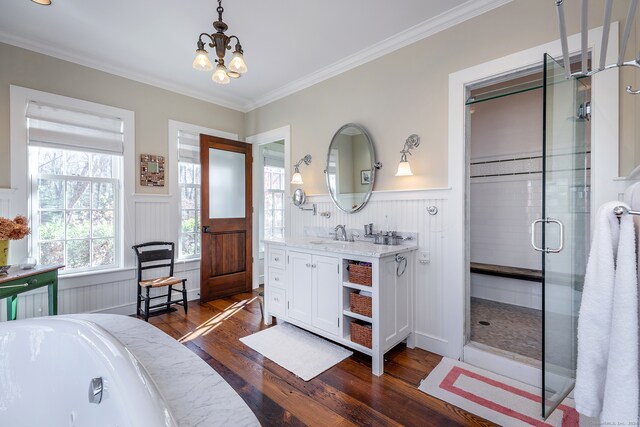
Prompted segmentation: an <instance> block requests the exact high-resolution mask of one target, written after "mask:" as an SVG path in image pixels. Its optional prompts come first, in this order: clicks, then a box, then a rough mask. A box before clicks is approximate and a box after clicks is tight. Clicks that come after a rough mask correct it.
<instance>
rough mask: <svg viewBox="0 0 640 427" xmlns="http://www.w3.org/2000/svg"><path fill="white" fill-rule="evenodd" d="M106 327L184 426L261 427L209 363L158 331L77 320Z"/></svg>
mask: <svg viewBox="0 0 640 427" xmlns="http://www.w3.org/2000/svg"><path fill="white" fill-rule="evenodd" d="M66 317H72V318H78V319H84V320H88V321H91V322H94V323H97V324H98V325H100V326H102V327H103V328H104V329H106V330H107V331H108V332H110V333H111V334H112V335H113V336H115V337H116V338H117V339H118V340H119V341H120V342H121V343H122V344H124V346H125V347H126V348H127V349H129V351H131V353H133V355H134V356H135V357H136V359H138V361H139V362H140V363H142V365H143V366H144V367H145V369H146V370H147V372H148V373H149V374H150V375H151V377H152V378H153V381H154V382H155V383H156V386H157V388H158V390H159V391H160V393H161V394H162V396H163V397H164V399H165V401H166V403H167V405H168V406H169V408H170V410H171V412H172V415H173V416H174V418H175V420H176V421H177V422H178V425H180V426H185V427H187V426H189V427H198V426H202V427H209V426H242V427H244V426H259V425H260V423H259V422H258V419H257V418H256V416H255V415H254V414H253V412H251V409H249V406H247V404H246V403H245V402H244V400H242V398H241V397H240V395H238V393H236V392H235V390H234V389H233V388H232V387H231V386H230V385H229V384H228V383H227V382H226V381H225V380H224V379H223V378H222V377H221V376H220V374H218V373H217V372H216V371H215V370H213V368H211V367H210V366H209V365H208V364H207V363H206V362H204V361H203V360H202V359H200V358H199V357H198V356H196V355H195V354H194V353H193V352H191V350H189V349H187V348H186V347H185V346H183V345H182V344H180V343H179V342H178V341H176V340H174V339H173V338H171V337H170V336H169V335H167V334H165V333H164V332H162V331H161V330H160V329H158V328H156V327H154V326H152V325H150V324H148V323H146V322H144V321H142V320H139V319H136V318H133V317H128V316H122V315H114V314H74V315H67V316H66Z"/></svg>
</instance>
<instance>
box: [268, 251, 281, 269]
mask: <svg viewBox="0 0 640 427" xmlns="http://www.w3.org/2000/svg"><path fill="white" fill-rule="evenodd" d="M269 266H270V267H280V268H284V267H285V253H284V249H270V250H269Z"/></svg>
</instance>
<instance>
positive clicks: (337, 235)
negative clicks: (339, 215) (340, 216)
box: [333, 224, 347, 242]
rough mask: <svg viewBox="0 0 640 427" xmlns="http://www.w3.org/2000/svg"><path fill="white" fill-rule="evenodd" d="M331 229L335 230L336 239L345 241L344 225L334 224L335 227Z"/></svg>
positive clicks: (345, 231)
mask: <svg viewBox="0 0 640 427" xmlns="http://www.w3.org/2000/svg"><path fill="white" fill-rule="evenodd" d="M333 231H335V232H336V240H343V241H345V242H346V241H347V230H345V228H344V225H340V224H338V225H336V228H334V229H333ZM340 231H342V233H340ZM341 237H342V238H341Z"/></svg>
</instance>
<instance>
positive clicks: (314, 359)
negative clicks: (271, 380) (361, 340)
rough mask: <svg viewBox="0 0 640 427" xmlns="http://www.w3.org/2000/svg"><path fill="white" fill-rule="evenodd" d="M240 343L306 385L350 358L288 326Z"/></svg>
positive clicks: (343, 352)
mask: <svg viewBox="0 0 640 427" xmlns="http://www.w3.org/2000/svg"><path fill="white" fill-rule="evenodd" d="M240 341H242V342H243V343H244V344H245V345H247V346H249V347H251V348H252V349H254V350H255V351H257V352H258V353H260V354H262V355H263V356H264V357H266V358H268V359H271V360H273V361H274V362H275V363H277V364H278V365H280V366H282V367H283V368H285V369H286V370H288V371H291V372H293V373H294V374H296V375H297V376H299V377H300V378H302V379H303V380H305V381H309V380H310V379H312V378H313V377H315V376H317V375H320V374H321V373H323V372H324V371H326V370H327V369H329V368H330V367H332V366H333V365H335V364H337V363H340V362H341V361H343V360H344V359H346V358H347V357H349V356H351V355H352V354H353V352H351V351H349V350H347V349H345V348H343V347H340V346H339V345H336V344H333V343H331V342H329V341H327V340H324V339H322V338H320V337H318V336H316V335H313V334H312V333H309V332H307V331H304V330H302V329H300V328H296V327H295V326H293V325H290V324H289V323H282V324H280V325H276V326H274V327H271V328H269V329H265V330H264V331H260V332H256V333H255V334H252V335H249V336H248V337H244V338H240Z"/></svg>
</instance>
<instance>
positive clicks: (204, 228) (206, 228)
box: [202, 225, 211, 233]
mask: <svg viewBox="0 0 640 427" xmlns="http://www.w3.org/2000/svg"><path fill="white" fill-rule="evenodd" d="M202 232H203V233H211V231H210V230H209V226H208V225H204V226H202Z"/></svg>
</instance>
